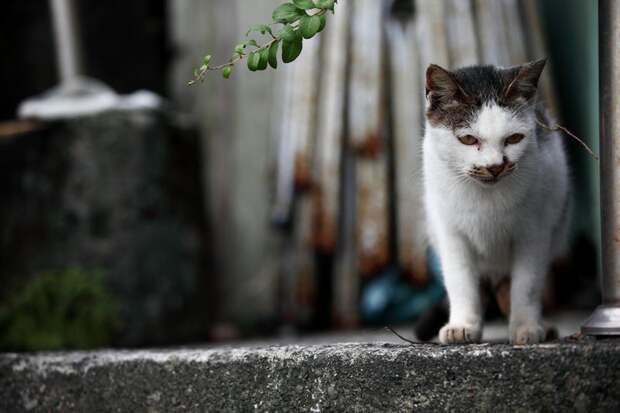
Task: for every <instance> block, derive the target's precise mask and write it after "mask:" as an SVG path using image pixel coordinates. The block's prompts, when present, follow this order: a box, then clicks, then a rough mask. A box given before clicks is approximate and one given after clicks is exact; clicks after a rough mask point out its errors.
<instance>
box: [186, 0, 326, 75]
mask: <svg viewBox="0 0 620 413" xmlns="http://www.w3.org/2000/svg"><path fill="white" fill-rule="evenodd" d="M336 3H337V0H291V2H290V3H284V4H282V5H280V6H279V7H278V8H276V9H275V10H274V11H273V15H272V20H273V22H272V23H270V24H257V25H254V26H252V27H250V30H248V32H247V33H246V37H249V36H250V34H252V33H260V34H261V35H263V36H269V41H267V42H266V43H264V44H259V43H258V42H257V41H256V39H253V38H252V39H249V40H247V41H244V42H241V43H239V44H238V45H237V46H235V50H234V53H233V55H232V56H231V58H230V59H229V60H228V62H226V63H224V64H220V65H217V66H214V65H211V55H206V56H205V57H204V58H203V61H202V65H201V66H200V67H198V68H196V69H194V79H192V80H191V81H189V82H188V84H189V85H193V84H195V83H197V82H203V81H204V80H205V78H206V76H207V73H208V72H210V71H219V70H221V71H222V76H223V77H224V78H225V79H228V78H229V77H230V75H231V74H232V71H233V68H234V67H235V65H236V64H237V63H238V62H239V61H240V60H242V59H244V58H246V60H247V66H248V69H250V71H252V72H255V71H259V70H265V69H267V67H268V66H271V67H272V68H274V69H276V68H277V67H278V51H279V49H280V45H282V55H281V57H282V62H283V63H291V62H292V61H294V60H295V59H297V57H299V55H300V54H301V51H302V48H303V39H311V38H312V37H314V36H315V35H316V34H317V33H320V32H321V31H323V29H324V28H325V24H326V21H327V19H326V17H325V14H326V13H327V12H328V11H332V12H333V11H334V6H335V4H336ZM276 25H280V26H281V28H280V30H279V31H277V32H276V31H275V30H274V27H275V26H276ZM250 48H251V49H250Z"/></svg>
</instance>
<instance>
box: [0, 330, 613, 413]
mask: <svg viewBox="0 0 620 413" xmlns="http://www.w3.org/2000/svg"><path fill="white" fill-rule="evenodd" d="M0 411H2V412H27V411H28V412H49V411H62V412H71V411H79V412H112V411H114V412H144V411H146V412H211V411H213V412H215V411H218V412H219V411H244V412H245V411H271V412H273V411H280V412H282V411H314V412H318V411H347V412H356V411H380V412H388V411H389V412H392V411H494V412H498V411H527V412H531V411H606V412H610V411H620V345H619V343H617V342H582V343H561V344H544V345H538V346H526V347H512V346H508V345H488V344H487V345H469V346H458V347H444V346H439V345H433V344H423V345H414V346H411V345H395V344H333V345H310V346H268V347H254V348H236V349H235V348H219V349H206V350H181V351H178V350H177V351H134V352H94V353H65V354H62V353H60V354H38V355H37V354H24V355H17V354H4V355H0Z"/></svg>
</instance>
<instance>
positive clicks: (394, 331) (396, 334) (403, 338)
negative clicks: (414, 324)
mask: <svg viewBox="0 0 620 413" xmlns="http://www.w3.org/2000/svg"><path fill="white" fill-rule="evenodd" d="M385 329H386V330H388V331H391V332H392V334H394V335H395V336H396V337H398V338H400V339H401V340H403V341H406V342H407V343H409V344H422V343H419V342H416V341H413V340H409V339H408V338H405V337H403V336H401V335H400V334H398V333H397V332H396V330H394V329H393V328H392V327H390V326H385Z"/></svg>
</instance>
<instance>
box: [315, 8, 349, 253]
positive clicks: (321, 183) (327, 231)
mask: <svg viewBox="0 0 620 413" xmlns="http://www.w3.org/2000/svg"><path fill="white" fill-rule="evenodd" d="M336 7H337V10H336V14H335V15H334V16H333V17H332V19H331V20H330V22H329V24H328V25H327V28H326V29H325V33H324V36H325V42H326V44H328V45H329V47H326V48H325V49H324V55H323V64H322V74H323V76H322V79H321V83H320V96H321V105H320V106H319V110H318V132H317V137H316V150H315V159H314V162H315V168H314V172H315V186H314V191H313V196H314V204H313V214H314V226H313V231H314V235H313V240H314V243H315V246H316V248H317V249H319V250H320V251H322V252H325V253H334V252H335V249H336V244H337V239H338V216H339V213H338V207H339V196H340V179H339V177H340V160H341V156H342V139H343V131H344V126H345V125H344V114H345V89H344V87H343V85H344V84H345V82H346V74H347V73H346V72H347V54H346V52H345V50H347V40H348V30H349V29H348V27H349V23H348V14H349V7H350V2H349V1H343V2H340V3H338V5H337V6H336Z"/></svg>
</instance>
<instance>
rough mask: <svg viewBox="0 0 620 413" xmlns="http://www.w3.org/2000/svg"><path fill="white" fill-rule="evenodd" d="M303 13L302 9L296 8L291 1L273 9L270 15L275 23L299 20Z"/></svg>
mask: <svg viewBox="0 0 620 413" xmlns="http://www.w3.org/2000/svg"><path fill="white" fill-rule="evenodd" d="M305 14H306V13H305V12H304V11H303V10H302V9H299V8H297V6H295V5H294V4H293V3H284V4H283V5H281V6H279V7H278V8H277V9H275V10H274V11H273V15H272V16H271V17H272V18H273V21H274V22H277V23H292V22H294V21H297V20H299V18H300V17H301V16H304V15H305Z"/></svg>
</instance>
